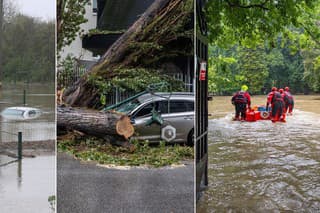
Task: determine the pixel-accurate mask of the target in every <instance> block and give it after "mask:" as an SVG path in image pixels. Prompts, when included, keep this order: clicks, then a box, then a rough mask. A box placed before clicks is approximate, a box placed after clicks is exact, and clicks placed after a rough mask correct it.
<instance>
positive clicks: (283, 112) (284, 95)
mask: <svg viewBox="0 0 320 213" xmlns="http://www.w3.org/2000/svg"><path fill="white" fill-rule="evenodd" d="M279 93H280V94H281V97H282V100H283V102H284V104H283V111H282V117H283V121H285V118H286V114H287V108H286V99H287V98H288V97H287V95H286V93H285V92H284V90H283V89H279Z"/></svg>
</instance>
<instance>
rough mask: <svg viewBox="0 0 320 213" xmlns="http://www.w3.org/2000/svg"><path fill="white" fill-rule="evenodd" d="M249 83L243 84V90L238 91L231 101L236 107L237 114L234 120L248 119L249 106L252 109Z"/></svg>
mask: <svg viewBox="0 0 320 213" xmlns="http://www.w3.org/2000/svg"><path fill="white" fill-rule="evenodd" d="M247 90H248V87H247V85H243V86H242V87H241V90H240V91H238V92H236V93H235V94H234V95H233V96H232V99H231V103H232V104H233V105H234V107H235V111H236V116H235V118H234V119H233V120H240V118H239V117H241V120H246V111H247V106H248V108H249V109H250V106H251V98H250V94H249V92H247Z"/></svg>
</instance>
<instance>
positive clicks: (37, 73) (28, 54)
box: [3, 14, 55, 82]
mask: <svg viewBox="0 0 320 213" xmlns="http://www.w3.org/2000/svg"><path fill="white" fill-rule="evenodd" d="M4 29H5V31H4V35H3V41H4V42H3V52H4V53H5V54H4V55H3V61H4V63H3V65H4V66H3V69H4V79H5V80H6V81H29V82H53V79H54V78H55V51H54V50H55V36H54V35H55V33H54V31H55V23H54V21H47V22H44V21H41V20H39V19H37V18H33V17H29V16H25V15H21V14H19V15H15V16H13V17H11V18H10V19H8V21H6V22H5V23H4Z"/></svg>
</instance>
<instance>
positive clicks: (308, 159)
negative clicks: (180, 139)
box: [197, 110, 320, 212]
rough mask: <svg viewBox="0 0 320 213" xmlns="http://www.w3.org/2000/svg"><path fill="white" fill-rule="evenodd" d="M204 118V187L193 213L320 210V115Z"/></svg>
mask: <svg viewBox="0 0 320 213" xmlns="http://www.w3.org/2000/svg"><path fill="white" fill-rule="evenodd" d="M231 118H232V115H231V114H230V115H227V116H225V117H222V118H217V119H212V120H209V132H210V133H209V187H208V189H207V190H206V191H205V192H204V193H203V196H202V198H201V200H200V202H199V203H198V207H199V208H198V211H197V212H225V210H229V212H261V211H262V212H266V211H272V212H279V211H280V212H281V211H290V210H293V211H294V210H299V211H300V212H320V163H319V162H320V141H319V140H320V115H319V114H315V113H309V112H304V111H300V110H295V112H294V116H290V117H288V118H287V122H286V123H272V122H270V121H258V122H233V121H231Z"/></svg>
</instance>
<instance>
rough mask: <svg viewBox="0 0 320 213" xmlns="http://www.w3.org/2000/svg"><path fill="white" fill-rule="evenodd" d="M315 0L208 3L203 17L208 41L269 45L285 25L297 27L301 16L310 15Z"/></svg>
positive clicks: (255, 0) (214, 0) (254, 0)
mask: <svg viewBox="0 0 320 213" xmlns="http://www.w3.org/2000/svg"><path fill="white" fill-rule="evenodd" d="M318 3H319V1H318V0H317V1H311V0H281V1H273V0H271V1H270V0H241V1H239V0H225V1H221V0H209V1H208V5H207V8H206V14H207V19H208V22H209V23H208V27H209V31H210V34H209V39H210V41H211V42H215V43H216V44H219V45H220V46H225V45H230V44H234V43H237V42H241V44H242V45H246V46H252V45H256V44H261V43H263V41H265V40H266V39H268V40H269V41H270V42H271V43H272V39H273V38H275V37H276V36H277V35H278V33H279V32H281V31H283V30H284V29H285V28H286V26H289V25H293V26H296V27H301V26H302V24H303V22H302V21H301V20H300V19H299V17H300V15H301V14H303V13H307V14H310V13H311V12H312V11H313V8H314V7H315V5H316V4H318Z"/></svg>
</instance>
